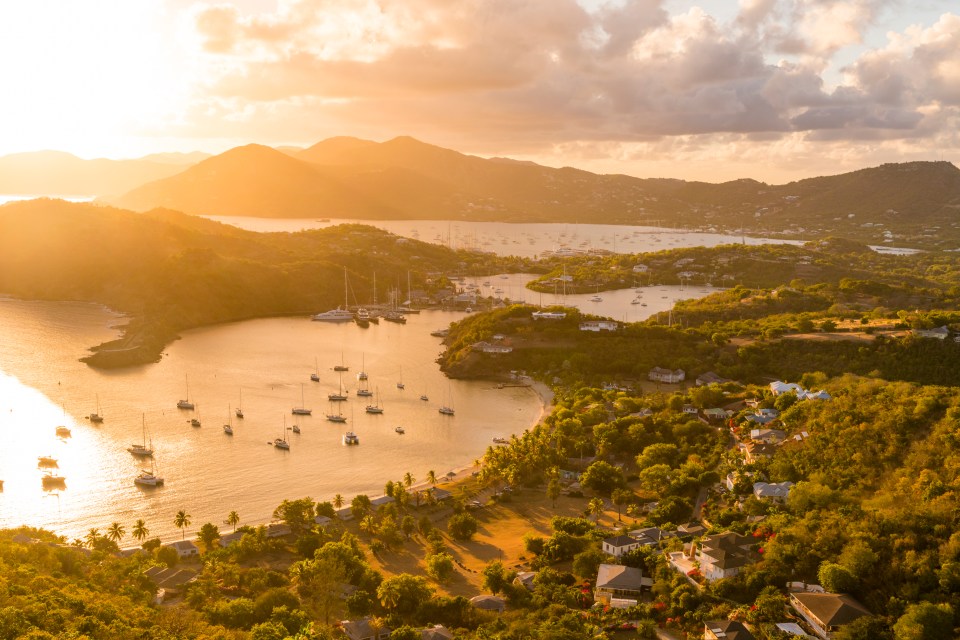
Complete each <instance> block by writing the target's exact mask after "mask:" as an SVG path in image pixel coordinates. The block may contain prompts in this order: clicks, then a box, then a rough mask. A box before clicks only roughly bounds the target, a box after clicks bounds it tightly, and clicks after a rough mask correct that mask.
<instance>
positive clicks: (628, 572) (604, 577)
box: [593, 564, 653, 608]
mask: <svg viewBox="0 0 960 640" xmlns="http://www.w3.org/2000/svg"><path fill="white" fill-rule="evenodd" d="M596 585H597V586H596V587H595V588H594V592H593V595H594V599H595V600H597V601H598V602H602V603H604V604H608V605H610V606H611V607H616V608H626V607H632V606H634V605H636V604H637V601H638V600H639V599H640V594H641V592H642V591H644V590H649V589H650V587H652V586H653V580H652V579H650V578H644V577H643V571H641V570H640V569H636V568H634V567H624V566H622V565H619V564H601V565H600V568H599V569H597V582H596Z"/></svg>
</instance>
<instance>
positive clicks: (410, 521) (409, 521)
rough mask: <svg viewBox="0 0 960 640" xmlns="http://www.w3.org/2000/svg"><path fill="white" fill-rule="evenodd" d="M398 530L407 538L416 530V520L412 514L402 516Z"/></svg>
mask: <svg viewBox="0 0 960 640" xmlns="http://www.w3.org/2000/svg"><path fill="white" fill-rule="evenodd" d="M400 530H401V531H403V535H405V536H406V537H407V540H409V539H410V536H411V535H413V532H414V531H416V530H417V521H416V520H414V518H413V516H410V515H407V516H403V520H401V521H400Z"/></svg>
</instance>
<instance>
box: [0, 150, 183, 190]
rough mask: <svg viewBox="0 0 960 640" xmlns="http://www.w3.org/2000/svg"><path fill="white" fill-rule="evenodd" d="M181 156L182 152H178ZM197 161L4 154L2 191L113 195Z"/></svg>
mask: <svg viewBox="0 0 960 640" xmlns="http://www.w3.org/2000/svg"><path fill="white" fill-rule="evenodd" d="M178 155H179V154H178ZM194 161H195V160H193V159H192V156H190V155H184V156H183V157H182V158H180V160H179V161H175V160H174V159H173V157H166V158H164V159H160V158H152V157H150V156H147V157H146V158H141V159H138V160H106V159H102V158H101V159H96V160H84V159H82V158H78V157H77V156H75V155H72V154H69V153H64V152H62V151H35V152H30V153H15V154H11V155H7V156H3V157H0V193H9V194H22V195H37V196H57V195H70V196H109V195H116V194H121V193H125V192H127V191H129V190H130V189H133V188H135V187H137V186H138V185H141V184H143V183H144V182H148V181H153V180H158V179H160V178H165V177H167V176H172V175H174V174H177V173H180V172H181V171H183V169H184V166H185V165H186V164H190V163H191V162H194Z"/></svg>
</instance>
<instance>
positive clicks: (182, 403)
mask: <svg viewBox="0 0 960 640" xmlns="http://www.w3.org/2000/svg"><path fill="white" fill-rule="evenodd" d="M183 377H184V379H185V380H186V383H187V397H186V399H185V400H178V401H177V409H188V410H192V409H193V403H192V402H190V379H189V378H188V377H187V376H186V374H184V376H183Z"/></svg>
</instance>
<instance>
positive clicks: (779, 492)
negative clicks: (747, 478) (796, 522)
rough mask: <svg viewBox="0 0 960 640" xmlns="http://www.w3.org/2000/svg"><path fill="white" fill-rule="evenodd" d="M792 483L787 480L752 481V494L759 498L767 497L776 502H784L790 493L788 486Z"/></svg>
mask: <svg viewBox="0 0 960 640" xmlns="http://www.w3.org/2000/svg"><path fill="white" fill-rule="evenodd" d="M792 486H793V483H792V482H790V481H787V482H754V483H753V495H755V496H756V497H758V498H760V499H761V500H762V499H764V498H769V499H771V500H774V501H776V502H785V501H786V499H787V496H788V495H790V487H792Z"/></svg>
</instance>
